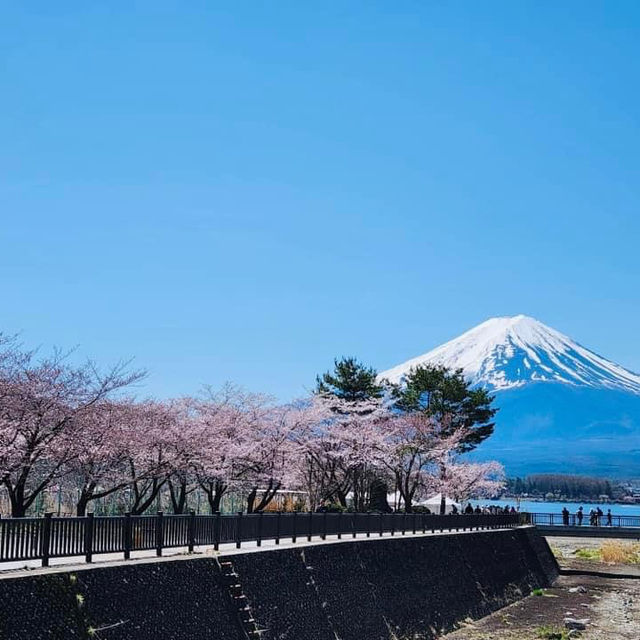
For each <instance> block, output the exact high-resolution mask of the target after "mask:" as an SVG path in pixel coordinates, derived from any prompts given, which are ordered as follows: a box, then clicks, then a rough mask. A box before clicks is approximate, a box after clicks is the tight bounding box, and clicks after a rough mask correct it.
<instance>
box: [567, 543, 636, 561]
mask: <svg viewBox="0 0 640 640" xmlns="http://www.w3.org/2000/svg"><path fill="white" fill-rule="evenodd" d="M574 555H576V556H577V557H578V558H582V559H583V560H595V561H596V562H606V563H607V564H640V543H637V542H622V541H620V540H607V541H606V542H602V543H601V544H600V547H599V548H598V549H576V550H575V551H574Z"/></svg>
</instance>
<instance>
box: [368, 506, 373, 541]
mask: <svg viewBox="0 0 640 640" xmlns="http://www.w3.org/2000/svg"><path fill="white" fill-rule="evenodd" d="M371 516H373V513H371V512H369V513H367V538H370V537H371Z"/></svg>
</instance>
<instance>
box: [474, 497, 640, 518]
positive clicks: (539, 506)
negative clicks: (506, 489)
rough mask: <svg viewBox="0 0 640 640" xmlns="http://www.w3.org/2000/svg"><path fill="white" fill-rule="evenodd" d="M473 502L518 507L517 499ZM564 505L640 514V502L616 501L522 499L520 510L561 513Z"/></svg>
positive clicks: (575, 509)
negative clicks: (540, 500)
mask: <svg viewBox="0 0 640 640" xmlns="http://www.w3.org/2000/svg"><path fill="white" fill-rule="evenodd" d="M471 504H473V506H474V507H475V506H476V505H478V504H479V505H480V506H483V505H496V506H499V507H504V506H505V505H509V506H510V507H511V506H515V507H516V508H517V507H518V504H517V503H516V501H515V500H472V501H471ZM562 507H567V509H569V511H570V512H571V513H575V512H576V511H577V510H578V507H583V511H584V512H585V513H586V514H588V513H589V511H590V510H591V509H597V508H598V507H600V508H601V509H602V510H603V511H604V512H605V513H607V509H611V513H612V514H613V515H614V516H640V504H614V503H606V504H602V503H595V502H580V503H578V502H532V501H529V500H521V501H520V511H527V512H529V513H561V512H562Z"/></svg>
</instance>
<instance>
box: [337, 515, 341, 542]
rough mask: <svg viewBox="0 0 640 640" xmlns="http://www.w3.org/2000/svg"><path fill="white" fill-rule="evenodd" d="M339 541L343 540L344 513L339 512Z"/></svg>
mask: <svg viewBox="0 0 640 640" xmlns="http://www.w3.org/2000/svg"><path fill="white" fill-rule="evenodd" d="M338 540H342V511H338Z"/></svg>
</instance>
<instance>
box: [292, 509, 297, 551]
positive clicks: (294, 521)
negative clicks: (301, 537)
mask: <svg viewBox="0 0 640 640" xmlns="http://www.w3.org/2000/svg"><path fill="white" fill-rule="evenodd" d="M297 523H298V512H297V511H294V512H293V515H292V516H291V529H292V531H291V542H294V543H295V541H296V538H297V533H298V532H297V531H296V525H297Z"/></svg>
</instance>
